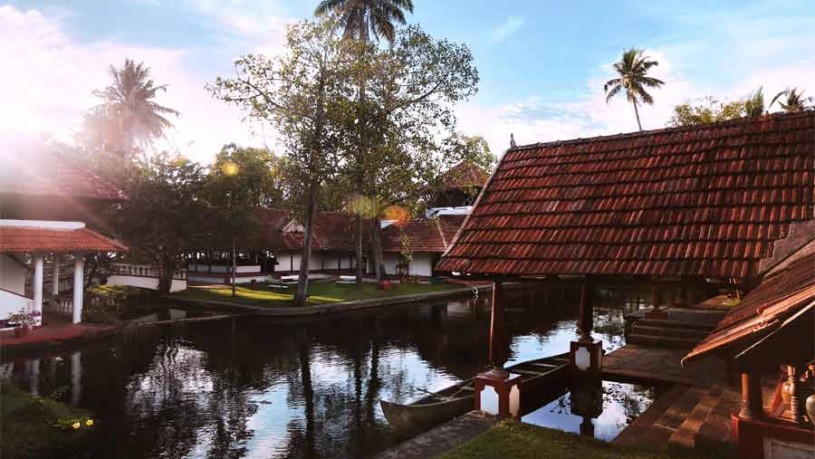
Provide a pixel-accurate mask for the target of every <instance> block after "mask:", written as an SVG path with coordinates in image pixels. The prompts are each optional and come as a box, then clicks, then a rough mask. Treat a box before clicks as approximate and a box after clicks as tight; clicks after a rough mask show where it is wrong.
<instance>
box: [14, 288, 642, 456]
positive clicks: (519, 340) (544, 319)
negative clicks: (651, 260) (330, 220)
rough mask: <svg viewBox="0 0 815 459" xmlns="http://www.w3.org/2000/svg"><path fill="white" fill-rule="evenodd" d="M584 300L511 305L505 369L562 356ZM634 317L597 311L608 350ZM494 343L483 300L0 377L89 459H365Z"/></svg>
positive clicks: (30, 364) (195, 341) (544, 298)
mask: <svg viewBox="0 0 815 459" xmlns="http://www.w3.org/2000/svg"><path fill="white" fill-rule="evenodd" d="M576 298H577V297H576V292H568V291H567V292H563V293H560V292H549V293H546V294H545V295H544V293H542V292H524V293H523V294H522V295H510V296H509V298H508V301H509V304H508V310H507V332H508V335H509V340H508V341H507V342H506V343H504V345H505V346H506V354H507V355H508V356H509V361H508V364H512V363H515V362H519V361H523V360H528V359H531V358H536V357H541V356H544V355H550V354H557V353H562V352H565V351H567V350H568V344H569V342H570V341H571V340H572V339H573V338H574V337H575V332H576V324H575V320H574V316H575V314H576V313H575V307H574V306H575V304H576V303H575V301H576ZM635 307H637V306H636V304H635V303H634V302H626V300H625V299H624V298H612V299H608V298H607V299H606V304H604V305H598V306H597V307H596V308H595V329H594V334H595V337H596V338H599V339H602V340H603V341H604V346H605V347H606V349H607V350H611V349H613V348H616V347H618V346H620V345H622V344H623V320H622V319H623V313H624V311H625V310H626V309H628V310H631V309H632V308H635ZM488 329H489V304H488V301H487V299H485V298H483V297H482V298H479V299H478V300H477V301H471V300H470V299H463V300H461V301H452V302H449V303H446V304H436V305H420V306H415V307H406V308H399V309H397V310H394V311H390V312H388V313H371V314H365V315H357V316H352V317H345V318H331V319H327V320H323V321H319V322H312V323H305V324H299V325H292V324H286V323H281V322H280V321H274V320H264V319H260V318H242V319H228V320H224V321H216V322H204V323H198V324H188V325H186V326H185V325H174V326H172V327H140V328H138V329H136V330H133V331H132V332H130V333H129V334H128V335H126V336H123V337H122V338H121V339H119V340H118V341H116V342H115V343H113V344H111V343H110V342H107V343H105V344H97V345H92V346H87V347H84V348H82V349H81V351H77V352H73V353H68V354H65V355H42V356H38V357H39V358H37V359H31V360H21V361H16V362H13V364H12V365H11V369H10V370H9V369H8V366H7V367H6V369H5V370H3V371H4V372H6V373H9V374H10V376H9V378H11V379H13V380H14V381H15V382H16V384H17V385H18V386H19V387H21V388H24V389H29V390H32V391H38V392H39V393H41V394H53V395H54V397H55V398H58V399H60V400H61V401H64V402H67V403H72V404H76V405H79V406H82V407H83V408H85V409H88V410H89V411H90V412H92V413H93V414H94V419H95V420H96V424H95V427H94V429H93V434H92V435H91V437H89V445H88V448H87V450H88V452H89V454H90V455H91V456H92V457H122V458H142V457H166V458H221V457H228V458H260V457H263V458H268V457H291V458H318V457H365V456H368V455H370V454H373V453H376V452H378V451H381V450H383V449H385V448H387V447H388V446H390V445H392V444H394V443H395V442H397V441H399V440H400V438H399V437H398V435H397V434H396V433H394V432H393V431H392V430H391V429H390V427H389V426H388V425H387V422H386V421H385V420H384V417H383V416H382V413H381V411H380V409H379V406H378V400H380V399H383V398H384V399H388V400H393V401H396V402H407V401H409V400H412V399H416V398H419V397H421V396H423V395H424V391H432V390H436V389H439V388H442V387H444V386H447V385H450V384H452V383H454V382H457V381H459V380H462V379H466V378H469V377H471V376H473V375H474V374H475V373H477V372H479V371H481V370H484V369H485V368H487V366H488V360H487V357H488V352H487V351H488V342H487V336H488ZM631 405H632V408H630V409H629V412H630V413H631V414H633V413H634V412H636V410H635V409H634V408H633V406H634V404H633V402H632V403H631ZM603 415H604V416H605V412H604V414H603Z"/></svg>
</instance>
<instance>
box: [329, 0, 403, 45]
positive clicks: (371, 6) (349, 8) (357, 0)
mask: <svg viewBox="0 0 815 459" xmlns="http://www.w3.org/2000/svg"><path fill="white" fill-rule="evenodd" d="M405 11H407V12H410V13H412V12H413V0H322V1H321V2H320V4H319V5H317V8H316V9H315V10H314V14H315V15H317V16H324V15H327V14H331V13H333V14H335V15H336V16H337V18H338V20H339V22H340V24H341V26H342V28H343V30H344V31H345V36H347V37H352V38H356V39H358V40H362V41H365V42H367V41H370V40H371V38H375V39H377V40H379V39H380V38H384V39H385V40H388V41H391V42H392V41H393V40H394V39H395V38H396V27H395V25H394V24H395V23H399V24H404V23H405Z"/></svg>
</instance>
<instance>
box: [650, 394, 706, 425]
mask: <svg viewBox="0 0 815 459" xmlns="http://www.w3.org/2000/svg"><path fill="white" fill-rule="evenodd" d="M705 393H706V391H705V389H701V388H698V387H689V388H687V389H686V390H685V392H684V393H683V394H682V396H680V397H678V398H677V399H676V400H675V401H674V402H673V403H672V404H671V406H670V407H669V408H668V409H667V410H665V412H664V413H662V415H661V416H660V417H659V419H657V420H656V421H655V422H654V424H655V425H658V426H660V427H664V428H666V429H670V430H671V432H675V431H676V430H677V429H679V428H680V426H682V424H683V423H684V422H685V420H686V419H687V418H688V416H689V415H690V414H691V413H692V412H693V410H694V409H695V408H696V405H698V404H699V402H700V401H701V400H702V399H703V398H704V397H705Z"/></svg>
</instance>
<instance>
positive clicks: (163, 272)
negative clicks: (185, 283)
mask: <svg viewBox="0 0 815 459" xmlns="http://www.w3.org/2000/svg"><path fill="white" fill-rule="evenodd" d="M163 259H164V261H163V262H162V263H161V269H160V270H159V279H158V292H159V293H170V287H171V286H172V285H173V273H174V272H175V262H174V261H173V259H172V257H168V256H164V257H163Z"/></svg>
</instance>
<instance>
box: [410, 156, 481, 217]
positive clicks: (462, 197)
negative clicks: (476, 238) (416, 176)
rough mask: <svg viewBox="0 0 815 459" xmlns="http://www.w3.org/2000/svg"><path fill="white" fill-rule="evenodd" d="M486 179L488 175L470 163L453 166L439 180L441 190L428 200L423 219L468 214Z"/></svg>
mask: <svg viewBox="0 0 815 459" xmlns="http://www.w3.org/2000/svg"><path fill="white" fill-rule="evenodd" d="M488 178H489V173H488V172H487V171H485V170H484V169H482V168H481V167H479V166H477V165H476V164H474V163H472V162H469V161H464V162H461V163H458V164H457V165H455V166H453V167H452V168H450V170H448V171H447V172H445V173H444V175H443V176H442V178H441V183H442V184H443V188H442V189H441V190H439V191H437V192H435V193H432V195H431V196H430V197H429V198H428V208H427V210H426V211H425V217H428V218H430V217H435V216H439V215H467V214H469V213H470V211H471V210H472V208H473V204H474V203H475V200H476V198H478V194H479V193H481V189H482V188H483V187H484V184H485V183H487V179H488Z"/></svg>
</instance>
